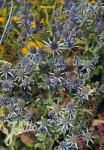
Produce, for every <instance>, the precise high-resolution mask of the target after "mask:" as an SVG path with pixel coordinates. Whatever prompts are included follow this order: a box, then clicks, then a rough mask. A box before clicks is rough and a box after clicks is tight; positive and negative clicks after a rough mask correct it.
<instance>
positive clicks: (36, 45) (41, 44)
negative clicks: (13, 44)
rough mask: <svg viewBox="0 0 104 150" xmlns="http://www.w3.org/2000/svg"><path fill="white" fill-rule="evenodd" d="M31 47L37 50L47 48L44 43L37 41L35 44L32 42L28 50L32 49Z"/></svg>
mask: <svg viewBox="0 0 104 150" xmlns="http://www.w3.org/2000/svg"><path fill="white" fill-rule="evenodd" d="M31 47H35V48H45V45H44V44H43V43H42V42H40V41H37V40H35V41H34V42H33V41H30V42H29V43H28V44H27V48H28V49H30V48H31Z"/></svg>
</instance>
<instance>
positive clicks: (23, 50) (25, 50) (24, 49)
mask: <svg viewBox="0 0 104 150" xmlns="http://www.w3.org/2000/svg"><path fill="white" fill-rule="evenodd" d="M21 51H22V53H23V55H24V56H25V55H27V54H28V53H29V51H28V49H27V48H26V47H23V48H22V49H21Z"/></svg>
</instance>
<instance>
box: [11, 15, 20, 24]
mask: <svg viewBox="0 0 104 150" xmlns="http://www.w3.org/2000/svg"><path fill="white" fill-rule="evenodd" d="M12 21H13V22H15V23H20V22H21V18H20V17H19V16H14V17H12Z"/></svg>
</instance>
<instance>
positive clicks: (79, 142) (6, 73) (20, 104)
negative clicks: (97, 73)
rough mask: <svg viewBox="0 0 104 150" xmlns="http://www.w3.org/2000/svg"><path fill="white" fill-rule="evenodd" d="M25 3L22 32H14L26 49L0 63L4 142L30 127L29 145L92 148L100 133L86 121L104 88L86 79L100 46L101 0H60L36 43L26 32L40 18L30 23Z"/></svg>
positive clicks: (49, 149) (52, 149) (55, 149)
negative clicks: (14, 60)
mask: <svg viewBox="0 0 104 150" xmlns="http://www.w3.org/2000/svg"><path fill="white" fill-rule="evenodd" d="M29 8H30V5H29V4H28V3H25V5H24V9H22V10H21V13H22V16H21V19H22V25H23V26H22V25H21V26H20V27H21V28H22V29H25V30H23V31H25V32H24V36H23V35H20V36H19V37H18V42H19V44H20V46H22V45H24V47H25V49H24V50H27V51H28V52H26V54H25V56H24V53H23V49H22V47H20V49H19V50H18V58H19V61H18V63H17V64H16V65H12V64H11V63H4V64H1V67H0V94H1V96H0V122H1V127H0V128H1V130H2V132H4V133H5V134H6V138H5V144H6V146H8V147H11V148H13V147H15V148H16V146H15V144H14V141H15V140H16V139H17V138H18V137H21V135H22V134H26V133H31V134H34V136H35V141H34V140H33V142H32V143H31V142H30V143H29V144H32V146H33V148H34V149H41V150H76V149H79V150H85V149H86V150H87V148H92V147H93V145H94V142H96V138H97V137H98V136H99V137H100V136H101V135H104V127H103V125H102V124H101V125H98V126H96V128H94V127H93V126H92V120H93V119H94V117H95V114H96V105H95V99H96V97H98V96H99V95H100V94H103V93H104V84H103V83H101V81H98V80H97V81H96V82H91V74H92V72H93V71H94V70H95V69H96V67H97V66H98V65H99V62H100V56H99V55H98V54H99V51H102V49H103V46H104V45H103V41H104V38H103V32H104V31H103V30H104V17H103V13H102V12H103V9H104V8H103V6H102V2H101V1H98V2H96V3H94V4H93V3H92V4H91V3H88V2H87V1H85V2H83V1H81V0H80V1H74V0H73V1H72V0H64V2H63V3H62V6H61V8H57V9H56V10H55V12H54V16H53V18H52V19H51V28H50V30H49V31H46V32H47V33H49V35H47V40H43V43H44V44H43V43H42V46H41V47H39V46H37V45H38V44H37V41H36V40H35V39H34V37H33V36H32V35H33V32H34V30H36V29H37V28H38V30H39V32H40V33H41V32H42V28H41V24H40V23H39V22H37V23H38V25H37V26H36V27H35V28H31V22H32V21H33V16H32V15H31V14H29V13H28V11H29ZM20 22H21V21H20ZM12 24H13V22H12V23H10V25H12ZM21 34H22V33H21ZM41 34H44V32H42V33H41ZM27 39H28V40H30V39H31V42H32V44H30V45H29V43H28V40H27ZM31 45H32V46H31ZM96 130H97V132H95V131H96ZM25 136H26V135H25ZM33 139H34V138H33Z"/></svg>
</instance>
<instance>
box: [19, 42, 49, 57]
mask: <svg viewBox="0 0 104 150" xmlns="http://www.w3.org/2000/svg"><path fill="white" fill-rule="evenodd" d="M31 47H34V48H45V47H46V46H45V45H44V44H43V43H42V42H40V41H37V40H35V41H34V42H33V41H30V42H28V43H27V46H26V47H23V48H22V49H21V51H22V53H23V55H24V56H25V55H27V54H28V53H29V50H30V48H31Z"/></svg>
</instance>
